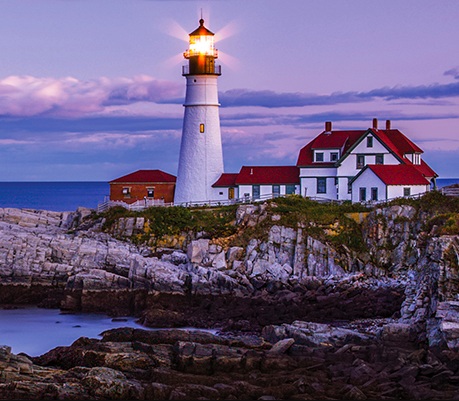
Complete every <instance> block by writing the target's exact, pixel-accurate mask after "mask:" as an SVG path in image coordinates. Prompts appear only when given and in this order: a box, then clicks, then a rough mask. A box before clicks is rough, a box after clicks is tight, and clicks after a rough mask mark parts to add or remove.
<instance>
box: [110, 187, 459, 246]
mask: <svg viewBox="0 0 459 401" xmlns="http://www.w3.org/2000/svg"><path fill="white" fill-rule="evenodd" d="M395 205H399V206H401V205H409V206H412V207H414V208H415V209H416V210H417V216H416V217H415V218H414V219H416V218H419V216H420V213H422V212H425V213H427V215H428V216H431V217H430V219H429V220H428V221H427V222H425V223H424V227H423V228H424V230H425V231H427V232H430V231H431V229H432V227H433V226H434V225H436V226H438V227H439V230H438V234H440V235H441V234H459V198H453V197H449V196H445V195H442V194H441V193H440V192H437V191H432V192H430V193H428V194H426V195H425V196H423V197H422V198H420V199H407V198H399V199H395V200H393V201H391V202H388V203H386V204H380V205H377V207H378V208H382V207H390V206H395ZM237 207H238V205H232V206H221V207H212V208H209V207H208V208H202V207H201V208H183V207H169V208H164V207H152V208H149V209H146V210H143V211H140V212H131V211H128V210H126V209H124V208H122V207H114V208H111V209H109V210H108V211H107V212H104V213H103V214H102V216H103V217H105V224H104V227H103V229H104V230H105V231H111V230H112V228H113V225H114V224H115V222H116V221H117V220H118V219H119V218H121V217H144V218H145V220H146V221H148V224H146V225H145V230H144V234H142V235H140V236H137V241H138V242H142V243H148V242H149V241H150V239H151V238H157V239H159V238H163V237H164V236H171V235H180V234H182V233H189V232H195V233H196V232H203V233H204V237H205V238H209V239H217V238H227V243H228V245H229V246H246V245H247V244H248V242H249V241H250V240H251V239H254V238H255V239H258V240H260V241H266V240H267V236H268V233H269V230H270V228H271V227H272V226H273V225H279V226H285V227H291V228H293V229H297V228H298V227H299V226H300V227H302V229H303V233H304V235H305V236H306V235H309V236H311V237H313V238H316V239H318V240H320V241H324V242H328V243H330V244H332V245H334V246H336V247H339V246H340V245H346V246H347V247H348V248H349V249H351V250H354V251H356V252H361V251H365V250H366V246H365V243H364V240H363V236H362V228H361V226H360V225H359V224H358V223H356V222H355V221H354V220H352V219H350V218H348V217H346V214H347V213H355V212H370V211H372V209H370V208H368V207H366V206H362V205H360V204H358V203H356V204H352V203H351V202H342V203H337V202H326V203H319V202H316V201H312V200H309V199H307V198H303V197H301V196H298V195H290V196H286V197H279V198H275V199H271V200H268V201H267V208H266V213H267V216H266V218H265V219H264V220H262V221H261V220H259V221H258V222H257V224H254V225H252V226H244V227H236V225H235V216H236V210H237ZM273 215H277V216H278V217H279V219H278V220H276V221H273V220H272V219H271V217H272V216H273ZM376 218H378V216H376ZM381 218H382V217H381ZM407 220H408V219H405V218H398V220H397V221H396V222H398V223H402V222H405V221H407Z"/></svg>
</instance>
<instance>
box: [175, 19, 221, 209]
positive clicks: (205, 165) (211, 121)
mask: <svg viewBox="0 0 459 401" xmlns="http://www.w3.org/2000/svg"><path fill="white" fill-rule="evenodd" d="M183 55H184V57H185V59H187V60H188V63H187V65H185V66H183V70H182V75H183V76H184V77H185V78H186V96H185V104H184V107H185V114H184V117H183V130H182V142H181V145H180V158H179V164H178V173H177V183H176V188H175V199H174V203H175V204H180V203H184V202H191V203H193V202H203V201H208V200H212V198H213V191H212V184H214V183H215V181H217V179H218V178H219V177H220V176H221V174H222V173H223V152H222V141H221V134H220V116H219V110H218V108H219V106H220V104H219V103H218V92H217V78H218V77H219V76H220V75H221V67H220V66H219V65H215V60H216V59H217V57H218V53H217V50H216V49H215V47H214V34H213V33H212V32H211V31H209V30H208V29H207V28H206V27H205V26H204V20H203V19H202V18H201V19H200V20H199V27H198V28H197V29H196V30H195V31H193V32H191V33H190V43H189V48H188V50H187V51H186V52H185V53H184V54H183Z"/></svg>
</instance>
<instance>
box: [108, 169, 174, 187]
mask: <svg viewBox="0 0 459 401" xmlns="http://www.w3.org/2000/svg"><path fill="white" fill-rule="evenodd" d="M176 179H177V178H176V177H175V176H173V175H172V174H168V173H165V172H164V171H161V170H138V171H136V172H135V173H131V174H128V175H125V176H123V177H120V178H117V179H116V180H112V181H110V184H111V183H115V182H126V183H128V182H129V183H134V182H142V183H146V182H148V183H153V182H175V181H176Z"/></svg>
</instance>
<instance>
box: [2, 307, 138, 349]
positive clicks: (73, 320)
mask: <svg viewBox="0 0 459 401" xmlns="http://www.w3.org/2000/svg"><path fill="white" fill-rule="evenodd" d="M112 319H113V318H111V317H109V316H107V315H104V314H94V313H78V314H61V311H60V310H58V309H41V308H36V307H27V308H25V309H11V310H4V309H0V345H9V346H10V347H11V348H12V350H11V351H12V352H13V353H14V354H19V353H20V352H24V353H26V354H27V355H30V356H38V355H42V354H44V353H45V352H48V351H49V350H51V349H53V348H55V347H58V346H66V345H71V344H72V343H73V342H74V341H75V340H77V339H78V338H80V337H89V338H101V336H99V334H100V333H102V332H103V331H105V330H110V329H115V328H119V327H134V328H139V329H146V328H145V327H144V326H142V325H140V324H137V323H135V320H136V318H133V317H127V318H122V319H123V320H124V319H126V321H113V320H112Z"/></svg>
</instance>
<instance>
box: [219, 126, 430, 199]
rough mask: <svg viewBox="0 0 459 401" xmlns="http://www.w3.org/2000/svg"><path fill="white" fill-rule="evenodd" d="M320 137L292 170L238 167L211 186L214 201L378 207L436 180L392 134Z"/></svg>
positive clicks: (408, 144) (415, 150) (373, 131)
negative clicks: (277, 199) (294, 199)
mask: <svg viewBox="0 0 459 401" xmlns="http://www.w3.org/2000/svg"><path fill="white" fill-rule="evenodd" d="M390 125H391V124H390V121H389V120H387V121H386V128H385V129H378V121H377V119H374V120H373V127H372V128H369V129H367V130H358V131H357V130H345V131H342V130H332V123H331V122H326V123H325V131H323V132H322V133H321V134H320V135H318V136H317V137H316V138H314V139H313V140H312V141H311V142H309V143H308V144H307V145H306V146H305V147H303V148H302V149H301V150H300V154H299V156H298V161H297V165H296V166H243V167H242V168H241V171H240V172H239V173H235V174H228V173H224V174H222V175H221V176H220V178H219V179H218V180H217V181H216V182H215V183H214V184H213V186H212V187H213V189H214V190H215V191H216V192H215V193H214V194H215V195H214V199H217V200H226V199H233V198H252V199H260V198H266V197H269V196H278V195H286V194H301V195H302V196H305V197H311V198H318V199H330V200H352V201H353V202H361V201H381V200H387V199H392V198H396V197H400V196H411V195H417V194H419V193H423V192H426V191H429V190H430V186H431V183H432V182H433V183H434V185H435V178H436V177H437V174H436V173H435V172H434V171H433V170H432V169H431V168H430V167H429V166H428V165H427V164H426V163H425V162H424V160H422V157H421V155H422V153H423V151H422V149H420V148H419V147H418V146H417V145H415V144H414V143H413V142H412V141H410V140H409V139H408V138H407V137H406V136H405V135H403V134H402V133H401V132H400V131H399V130H397V129H391V126H390Z"/></svg>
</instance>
